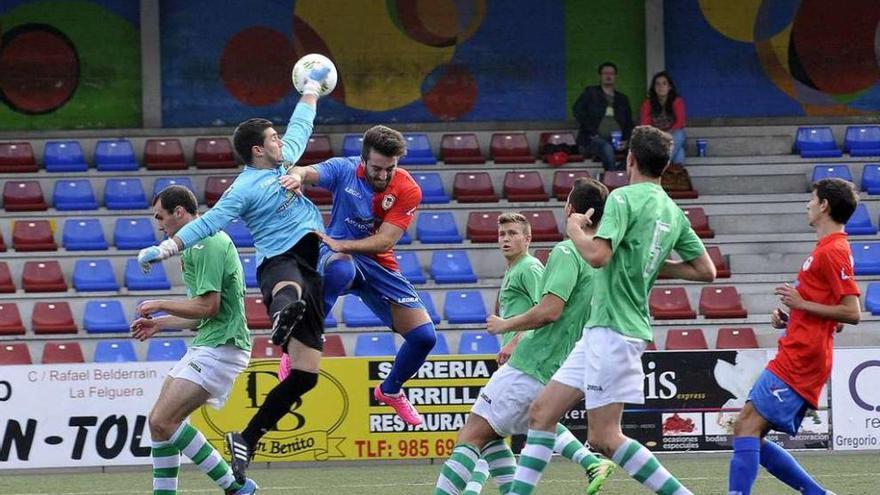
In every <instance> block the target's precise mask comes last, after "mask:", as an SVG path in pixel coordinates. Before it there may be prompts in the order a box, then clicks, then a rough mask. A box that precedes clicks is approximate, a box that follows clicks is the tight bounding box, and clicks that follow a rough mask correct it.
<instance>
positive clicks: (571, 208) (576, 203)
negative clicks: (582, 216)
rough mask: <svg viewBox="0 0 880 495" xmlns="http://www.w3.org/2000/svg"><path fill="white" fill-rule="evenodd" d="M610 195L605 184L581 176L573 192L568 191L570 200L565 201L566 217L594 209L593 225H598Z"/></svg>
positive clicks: (575, 183)
mask: <svg viewBox="0 0 880 495" xmlns="http://www.w3.org/2000/svg"><path fill="white" fill-rule="evenodd" d="M607 197H608V188H607V187H605V184H602V183H601V182H599V181H597V180H596V179H593V178H592V177H581V178H580V179H578V180H576V181H574V185H573V186H572V187H571V192H570V193H568V201H567V202H566V203H565V216H566V218H567V217H568V216H569V215H571V214H572V213H586V212H587V210H589V209H590V208H592V209H593V216H592V217H590V219H591V220H592V221H593V226H594V227H597V226H598V225H599V221H600V220H602V214H603V213H604V212H605V198H607Z"/></svg>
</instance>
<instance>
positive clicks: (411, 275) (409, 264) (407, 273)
mask: <svg viewBox="0 0 880 495" xmlns="http://www.w3.org/2000/svg"><path fill="white" fill-rule="evenodd" d="M394 258H395V259H396V260H397V265H398V266H399V267H400V273H402V274H403V276H404V277H406V279H407V280H409V282H410V283H411V284H424V283H425V282H427V281H428V279H427V277H425V273H424V272H423V271H422V267H421V266H420V265H419V257H418V256H416V252H415V251H398V252H396V253H394Z"/></svg>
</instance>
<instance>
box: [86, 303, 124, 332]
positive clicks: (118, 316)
mask: <svg viewBox="0 0 880 495" xmlns="http://www.w3.org/2000/svg"><path fill="white" fill-rule="evenodd" d="M128 325H129V322H128V319H127V318H126V317H125V311H124V310H123V309H122V303H121V302H119V301H117V300H111V299H101V300H94V301H88V302H86V309H85V311H84V312H83V329H85V331H86V332H87V333H119V332H128V331H129V326H128Z"/></svg>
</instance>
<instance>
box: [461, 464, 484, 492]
mask: <svg viewBox="0 0 880 495" xmlns="http://www.w3.org/2000/svg"><path fill="white" fill-rule="evenodd" d="M487 479H489V464H487V463H486V459H480V460H478V461H477V464H476V465H474V472H473V473H471V480H470V481H468V483H467V485H465V487H464V491H463V492H461V495H480V492H481V491H483V486H484V485H485V484H486V480H487Z"/></svg>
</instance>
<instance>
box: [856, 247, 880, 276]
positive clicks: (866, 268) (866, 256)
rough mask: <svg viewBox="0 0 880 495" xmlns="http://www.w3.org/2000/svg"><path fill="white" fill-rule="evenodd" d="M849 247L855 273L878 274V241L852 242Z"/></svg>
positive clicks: (879, 257)
mask: <svg viewBox="0 0 880 495" xmlns="http://www.w3.org/2000/svg"><path fill="white" fill-rule="evenodd" d="M850 248H851V249H852V254H853V264H854V265H855V273H856V275H880V243H877V242H853V243H852V244H850Z"/></svg>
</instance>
